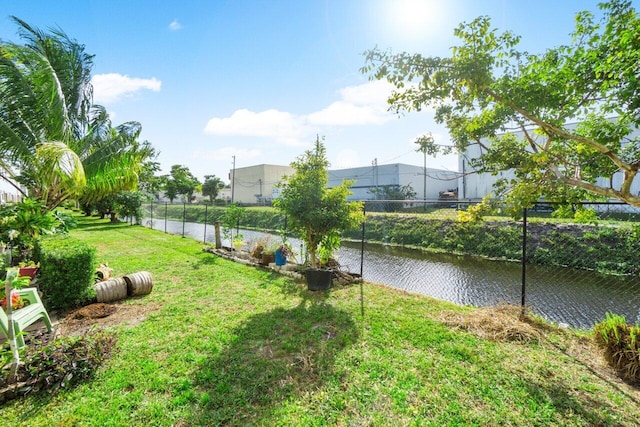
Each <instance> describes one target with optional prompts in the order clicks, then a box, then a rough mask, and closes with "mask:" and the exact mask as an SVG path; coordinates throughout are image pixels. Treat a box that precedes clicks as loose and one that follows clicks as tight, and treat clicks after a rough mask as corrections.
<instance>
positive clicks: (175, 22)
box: [169, 19, 182, 31]
mask: <svg viewBox="0 0 640 427" xmlns="http://www.w3.org/2000/svg"><path fill="white" fill-rule="evenodd" d="M169 29H170V30H171V31H178V30H180V29H182V25H180V23H179V22H178V20H177V19H174V20H173V21H171V23H170V24H169Z"/></svg>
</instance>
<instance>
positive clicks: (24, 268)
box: [18, 261, 40, 280]
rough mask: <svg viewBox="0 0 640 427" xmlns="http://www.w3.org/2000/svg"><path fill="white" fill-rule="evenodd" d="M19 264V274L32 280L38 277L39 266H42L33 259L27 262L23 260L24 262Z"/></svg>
mask: <svg viewBox="0 0 640 427" xmlns="http://www.w3.org/2000/svg"><path fill="white" fill-rule="evenodd" d="M18 266H19V268H20V269H19V270H18V275H19V276H25V277H28V278H30V279H31V280H33V278H34V277H36V273H37V272H38V268H40V264H36V263H35V262H33V261H26V262H25V261H23V262H20V263H19V264H18Z"/></svg>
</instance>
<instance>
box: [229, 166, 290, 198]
mask: <svg viewBox="0 0 640 427" xmlns="http://www.w3.org/2000/svg"><path fill="white" fill-rule="evenodd" d="M292 173H293V169H292V168H291V167H290V166H280V165H266V164H262V165H255V166H249V167H245V168H236V170H235V175H234V172H233V171H230V174H229V176H231V177H232V182H231V186H232V192H233V200H234V202H237V203H241V204H259V205H263V204H264V205H270V204H271V200H272V198H273V189H274V186H275V185H276V184H278V183H279V182H281V181H282V177H283V176H284V175H291V174H292Z"/></svg>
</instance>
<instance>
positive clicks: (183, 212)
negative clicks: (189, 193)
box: [182, 203, 187, 237]
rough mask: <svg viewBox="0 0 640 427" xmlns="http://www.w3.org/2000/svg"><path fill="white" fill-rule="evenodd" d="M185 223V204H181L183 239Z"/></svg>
mask: <svg viewBox="0 0 640 427" xmlns="http://www.w3.org/2000/svg"><path fill="white" fill-rule="evenodd" d="M186 221H187V204H186V203H183V204H182V237H184V223H185V222H186Z"/></svg>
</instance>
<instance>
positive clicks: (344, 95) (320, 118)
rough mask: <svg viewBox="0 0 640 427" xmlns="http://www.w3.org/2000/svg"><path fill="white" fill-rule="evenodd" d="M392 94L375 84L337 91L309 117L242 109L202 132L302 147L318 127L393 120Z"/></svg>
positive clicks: (213, 120)
mask: <svg viewBox="0 0 640 427" xmlns="http://www.w3.org/2000/svg"><path fill="white" fill-rule="evenodd" d="M392 91H393V85H391V84H390V83H388V82H386V81H380V80H376V81H372V82H367V83H364V84H362V85H357V86H348V87H345V88H343V89H340V90H339V91H338V94H339V98H340V99H339V100H337V101H335V102H333V103H331V104H330V105H328V106H327V107H326V108H323V109H322V110H320V111H316V112H313V113H310V114H308V115H296V114H293V113H288V112H285V111H279V110H275V109H271V110H266V111H262V112H254V111H250V110H248V109H241V110H236V111H235V112H234V113H233V114H232V115H231V116H230V117H213V118H211V119H210V120H209V121H208V122H207V125H206V126H205V129H204V131H205V133H207V134H210V135H226V136H230V135H234V136H255V137H265V138H274V139H276V140H277V141H279V142H281V143H284V144H286V145H292V146H299V145H305V144H306V143H308V141H309V138H311V137H312V136H313V135H314V134H315V133H317V132H319V131H320V129H318V127H319V126H363V125H381V124H383V123H385V122H387V121H389V120H392V119H394V118H395V116H394V114H392V113H390V112H388V111H387V98H388V97H389V96H390V95H391V93H392Z"/></svg>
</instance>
